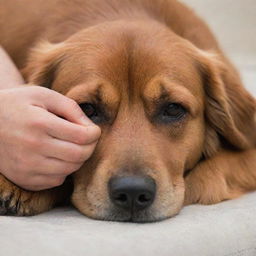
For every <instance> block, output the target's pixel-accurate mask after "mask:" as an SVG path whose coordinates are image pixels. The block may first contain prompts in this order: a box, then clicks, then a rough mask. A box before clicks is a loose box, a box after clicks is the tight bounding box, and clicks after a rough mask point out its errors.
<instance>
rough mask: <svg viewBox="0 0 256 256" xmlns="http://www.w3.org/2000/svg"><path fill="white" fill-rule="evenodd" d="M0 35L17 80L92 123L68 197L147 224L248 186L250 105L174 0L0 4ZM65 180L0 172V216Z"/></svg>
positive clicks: (53, 193) (27, 211) (94, 213)
mask: <svg viewBox="0 0 256 256" xmlns="http://www.w3.org/2000/svg"><path fill="white" fill-rule="evenodd" d="M0 10H1V12H2V13H0V16H1V18H2V21H3V22H2V24H1V25H0V44H1V45H3V47H4V48H5V49H6V50H7V51H8V53H9V54H10V56H11V57H12V58H13V60H14V61H15V63H16V65H17V66H18V67H19V68H20V69H21V71H22V72H23V74H24V77H25V79H26V81H27V82H28V83H33V84H37V85H40V86H45V87H48V88H52V89H53V90H56V91H58V92H60V93H62V94H65V95H67V96H68V97H70V98H73V99H75V100H76V101H77V102H78V103H79V104H81V105H80V106H81V107H82V108H83V110H84V111H85V113H86V114H87V115H88V116H89V117H90V118H91V119H92V120H93V121H94V122H95V123H96V124H98V125H99V126H100V127H101V129H102V136H101V139H100V141H99V143H98V145H97V148H96V150H95V152H94V154H93V156H92V157H91V158H90V160H89V161H87V162H86V163H85V164H84V165H83V167H82V168H81V169H80V170H79V171H78V172H76V173H75V174H74V175H73V181H74V191H73V193H72V202H73V204H74V205H75V206H76V207H77V208H78V209H79V210H80V211H81V212H82V213H84V214H85V215H87V216H89V217H92V218H96V219H104V220H116V221H135V222H147V221H156V220H161V219H164V218H167V217H171V216H173V215H175V214H177V213H178V212H179V210H180V209H181V207H182V206H183V205H184V204H191V203H202V204H212V203H217V202H220V201H222V200H226V199H232V198H235V197H237V196H239V195H241V194H243V193H246V192H248V191H251V190H254V189H256V120H255V113H256V103H255V99H254V98H253V97H252V96H250V95H249V93H248V92H247V91H246V90H245V89H244V88H243V86H242V83H241V81H240V78H239V75H238V74H237V72H236V70H235V68H234V67H233V66H232V64H231V63H230V62H229V61H228V60H227V58H226V57H225V56H224V55H223V53H222V52H221V50H220V48H219V47H218V44H217V43H216V41H215V39H214V37H213V35H212V34H211V32H210V31H209V29H208V28H207V26H206V25H205V24H204V22H203V21H202V20H200V19H199V18H198V17H197V16H196V15H195V14H194V13H193V12H192V11H191V10H190V9H188V8H187V7H185V6H184V5H182V4H181V3H179V2H177V1H175V0H73V1H68V0H27V1H26V3H24V2H22V1H15V0H9V1H2V2H1V6H0ZM66 193H67V192H66V186H65V184H64V185H63V186H60V187H58V188H55V189H51V190H46V191H41V192H29V191H24V190H22V189H20V188H18V187H17V186H15V185H13V184H11V183H10V182H9V181H7V180H6V179H5V178H4V177H2V176H0V200H1V201H2V208H1V212H2V214H15V215H32V214H37V213H40V212H43V211H46V210H49V209H50V208H52V207H53V206H54V205H55V204H56V203H57V202H60V201H62V200H63V199H64V198H65V197H67V194H66Z"/></svg>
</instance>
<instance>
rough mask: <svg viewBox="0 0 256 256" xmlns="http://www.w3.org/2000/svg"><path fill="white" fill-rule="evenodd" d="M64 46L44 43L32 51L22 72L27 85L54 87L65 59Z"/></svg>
mask: <svg viewBox="0 0 256 256" xmlns="http://www.w3.org/2000/svg"><path fill="white" fill-rule="evenodd" d="M63 44H64V43H58V44H51V43H49V42H42V43H40V44H39V46H37V47H36V48H35V49H33V50H32V51H31V53H30V55H29V58H28V60H27V65H26V66H25V68H23V69H22V70H21V73H22V75H23V77H24V79H25V81H26V82H27V83H29V84H35V85H39V86H43V87H47V88H51V87H52V83H53V81H54V79H55V77H56V75H57V67H58V66H59V65H60V63H61V62H62V60H63V59H64V58H65V51H64V46H63Z"/></svg>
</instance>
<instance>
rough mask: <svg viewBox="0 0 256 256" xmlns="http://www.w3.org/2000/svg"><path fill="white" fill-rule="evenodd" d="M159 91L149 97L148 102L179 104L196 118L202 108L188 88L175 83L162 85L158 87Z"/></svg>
mask: <svg viewBox="0 0 256 256" xmlns="http://www.w3.org/2000/svg"><path fill="white" fill-rule="evenodd" d="M158 86H159V87H158V90H155V91H154V93H153V94H151V95H150V93H149V94H148V95H147V97H146V100H147V101H150V102H152V103H153V104H157V105H159V104H162V103H165V102H171V103H179V104H181V105H183V106H184V107H185V108H186V109H188V110H189V112H190V113H191V115H192V116H195V115H196V114H197V113H198V111H199V107H200V100H199V99H197V98H196V97H195V96H194V95H193V94H192V93H191V92H190V91H189V90H188V89H187V88H186V87H184V86H182V85H178V84H176V83H175V84H174V83H162V82H160V83H159V85H158Z"/></svg>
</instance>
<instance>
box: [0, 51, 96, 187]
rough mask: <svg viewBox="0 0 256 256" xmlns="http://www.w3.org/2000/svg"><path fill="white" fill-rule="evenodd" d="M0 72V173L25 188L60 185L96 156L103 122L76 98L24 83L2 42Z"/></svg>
mask: <svg viewBox="0 0 256 256" xmlns="http://www.w3.org/2000/svg"><path fill="white" fill-rule="evenodd" d="M0 77H1V80H0V124H1V125H0V159H1V161H0V173H1V174H3V175H4V176H5V177H6V178H7V179H9V180H10V181H12V182H13V183H15V184H16V185H18V186H20V187H22V188H24V189H26V190H32V191H39V190H43V189H48V188H52V187H56V186H59V185H61V184H62V183H63V182H64V180H65V178H66V176H67V175H69V174H71V173H73V172H75V171H76V170H78V169H79V168H80V167H81V165H82V164H83V163H84V161H86V160H87V159H88V158H89V157H90V156H91V154H92V152H93V151H94V148H95V146H96V144H97V141H98V139H99V137H100V133H101V131H100V128H99V127H98V126H96V125H95V124H94V123H93V122H91V120H90V119H88V118H87V117H86V116H85V114H84V113H83V112H82V110H81V109H80V107H79V106H78V104H77V103H76V102H75V101H73V100H71V99H69V98H67V97H65V96H64V95H61V94H59V93H57V92H55V91H52V90H50V89H47V88H42V87H39V86H27V85H24V81H23V78H22V76H21V75H20V73H19V71H18V70H17V68H16V67H15V65H14V64H13V62H12V61H11V59H10V58H9V57H8V55H7V54H6V52H5V51H4V50H3V49H2V48H1V47H0ZM61 117H62V118H61Z"/></svg>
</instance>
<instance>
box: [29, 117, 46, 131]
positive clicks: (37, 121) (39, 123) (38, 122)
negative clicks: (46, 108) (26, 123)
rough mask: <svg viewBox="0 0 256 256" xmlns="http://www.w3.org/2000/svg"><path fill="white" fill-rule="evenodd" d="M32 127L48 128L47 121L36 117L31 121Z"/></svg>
mask: <svg viewBox="0 0 256 256" xmlns="http://www.w3.org/2000/svg"><path fill="white" fill-rule="evenodd" d="M31 126H32V128H40V129H42V128H45V127H46V122H45V119H44V118H42V117H36V118H34V119H33V120H32V121H31Z"/></svg>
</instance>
